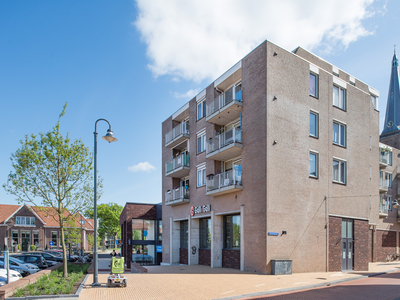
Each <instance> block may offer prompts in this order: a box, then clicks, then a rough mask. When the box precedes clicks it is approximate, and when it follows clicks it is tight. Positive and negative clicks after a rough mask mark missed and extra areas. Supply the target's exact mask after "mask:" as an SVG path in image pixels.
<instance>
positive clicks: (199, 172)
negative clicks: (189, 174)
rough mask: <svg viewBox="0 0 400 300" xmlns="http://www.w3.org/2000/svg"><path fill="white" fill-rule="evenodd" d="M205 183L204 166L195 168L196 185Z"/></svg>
mask: <svg viewBox="0 0 400 300" xmlns="http://www.w3.org/2000/svg"><path fill="white" fill-rule="evenodd" d="M204 185H206V167H205V166H204V167H202V168H198V169H197V187H200V186H204Z"/></svg>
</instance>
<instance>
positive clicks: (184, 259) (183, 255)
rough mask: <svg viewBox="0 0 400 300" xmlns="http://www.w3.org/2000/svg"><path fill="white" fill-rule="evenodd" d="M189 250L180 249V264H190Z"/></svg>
mask: <svg viewBox="0 0 400 300" xmlns="http://www.w3.org/2000/svg"><path fill="white" fill-rule="evenodd" d="M188 261H189V260H188V249H187V248H179V263H180V264H183V265H187V264H188Z"/></svg>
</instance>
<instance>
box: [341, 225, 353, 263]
mask: <svg viewBox="0 0 400 300" xmlns="http://www.w3.org/2000/svg"><path fill="white" fill-rule="evenodd" d="M353 246H354V242H353V220H349V219H342V271H349V270H353V254H354V247H353Z"/></svg>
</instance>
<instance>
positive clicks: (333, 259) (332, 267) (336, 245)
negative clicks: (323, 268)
mask: <svg viewBox="0 0 400 300" xmlns="http://www.w3.org/2000/svg"><path fill="white" fill-rule="evenodd" d="M341 270H342V219H341V218H336V217H329V272H337V271H341Z"/></svg>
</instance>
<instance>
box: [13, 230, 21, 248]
mask: <svg viewBox="0 0 400 300" xmlns="http://www.w3.org/2000/svg"><path fill="white" fill-rule="evenodd" d="M12 240H13V245H14V246H15V245H18V244H19V240H18V230H13V231H12Z"/></svg>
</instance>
